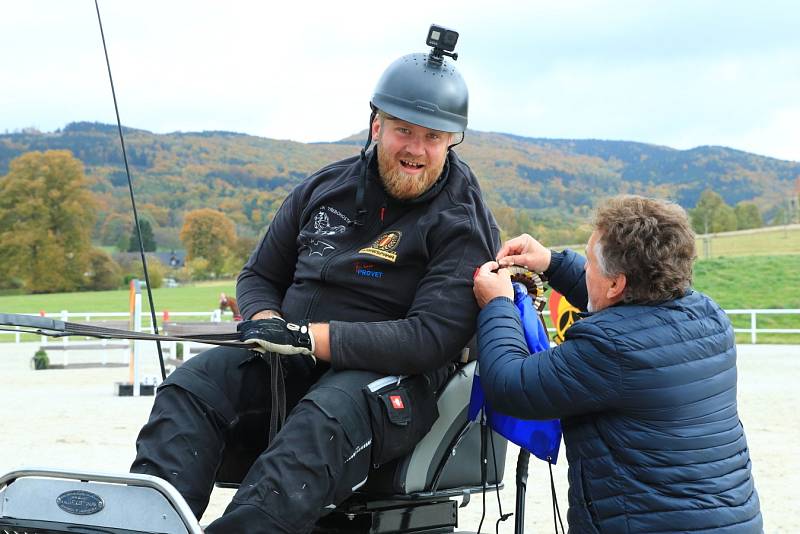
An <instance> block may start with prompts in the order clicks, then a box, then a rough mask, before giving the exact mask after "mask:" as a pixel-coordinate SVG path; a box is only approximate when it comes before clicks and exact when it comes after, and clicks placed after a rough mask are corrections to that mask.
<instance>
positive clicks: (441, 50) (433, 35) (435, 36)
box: [425, 24, 458, 63]
mask: <svg viewBox="0 0 800 534" xmlns="http://www.w3.org/2000/svg"><path fill="white" fill-rule="evenodd" d="M457 42H458V32H457V31H455V30H450V29H448V28H445V27H444V26H439V25H438V24H431V27H430V29H429V30H428V38H427V39H426V41H425V43H427V45H428V46H432V47H433V50H431V54H430V57H431V59H432V60H435V61H438V62H440V63H441V61H442V59H443V56H449V57H451V58H453V59H458V54H454V53H453V50H455V49H456V43H457Z"/></svg>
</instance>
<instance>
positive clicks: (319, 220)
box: [314, 210, 347, 235]
mask: <svg viewBox="0 0 800 534" xmlns="http://www.w3.org/2000/svg"><path fill="white" fill-rule="evenodd" d="M346 229H347V227H345V226H344V225H343V224H339V225H336V226H331V221H330V218H329V217H328V214H327V213H325V212H324V211H323V210H319V211H318V212H317V214H316V215H314V233H315V234H317V235H336V234H341V233H344V231H345V230H346Z"/></svg>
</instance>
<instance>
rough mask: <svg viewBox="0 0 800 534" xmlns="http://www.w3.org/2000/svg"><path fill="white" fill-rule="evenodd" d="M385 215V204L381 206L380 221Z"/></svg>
mask: <svg viewBox="0 0 800 534" xmlns="http://www.w3.org/2000/svg"><path fill="white" fill-rule="evenodd" d="M384 215H386V206H383V207H382V208H381V222H383V216H384Z"/></svg>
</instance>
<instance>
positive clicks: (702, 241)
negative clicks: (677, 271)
mask: <svg viewBox="0 0 800 534" xmlns="http://www.w3.org/2000/svg"><path fill="white" fill-rule="evenodd" d="M706 241H708V248H706ZM776 254H800V228H798V227H797V226H796V225H795V226H792V227H782V226H778V227H774V228H769V229H767V230H764V231H759V232H756V233H752V234H740V233H733V234H716V235H711V236H710V237H709V238H708V239H707V240H706V238H698V239H697V255H698V257H700V258H702V259H710V258H719V257H728V256H765V255H776Z"/></svg>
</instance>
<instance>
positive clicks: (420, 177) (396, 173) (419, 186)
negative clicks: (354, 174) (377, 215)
mask: <svg viewBox="0 0 800 534" xmlns="http://www.w3.org/2000/svg"><path fill="white" fill-rule="evenodd" d="M401 159H403V160H406V161H411V162H417V161H416V160H415V158H411V157H409V158H401ZM444 161H445V160H444V159H442V162H441V163H440V164H439V165H438V166H436V167H431V166H430V165H429V164H425V168H424V169H423V171H422V172H421V173H419V174H409V173H407V172H405V171H404V170H403V166H402V165H401V164H400V161H399V160H398V159H395V158H394V157H392V156H389V155H388V154H386V151H385V150H384V149H383V146H381V144H380V143H378V172H379V173H380V175H381V180H382V181H383V187H384V188H385V189H386V192H387V193H389V195H390V196H392V197H394V198H396V199H398V200H410V199H412V198H417V197H418V196H420V195H421V194H423V193H424V192H425V191H427V190H428V189H430V187H431V186H432V185H433V184H434V183H435V182H436V180H438V179H439V176H440V175H441V174H442V169H443V168H444ZM417 163H421V162H417Z"/></svg>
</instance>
